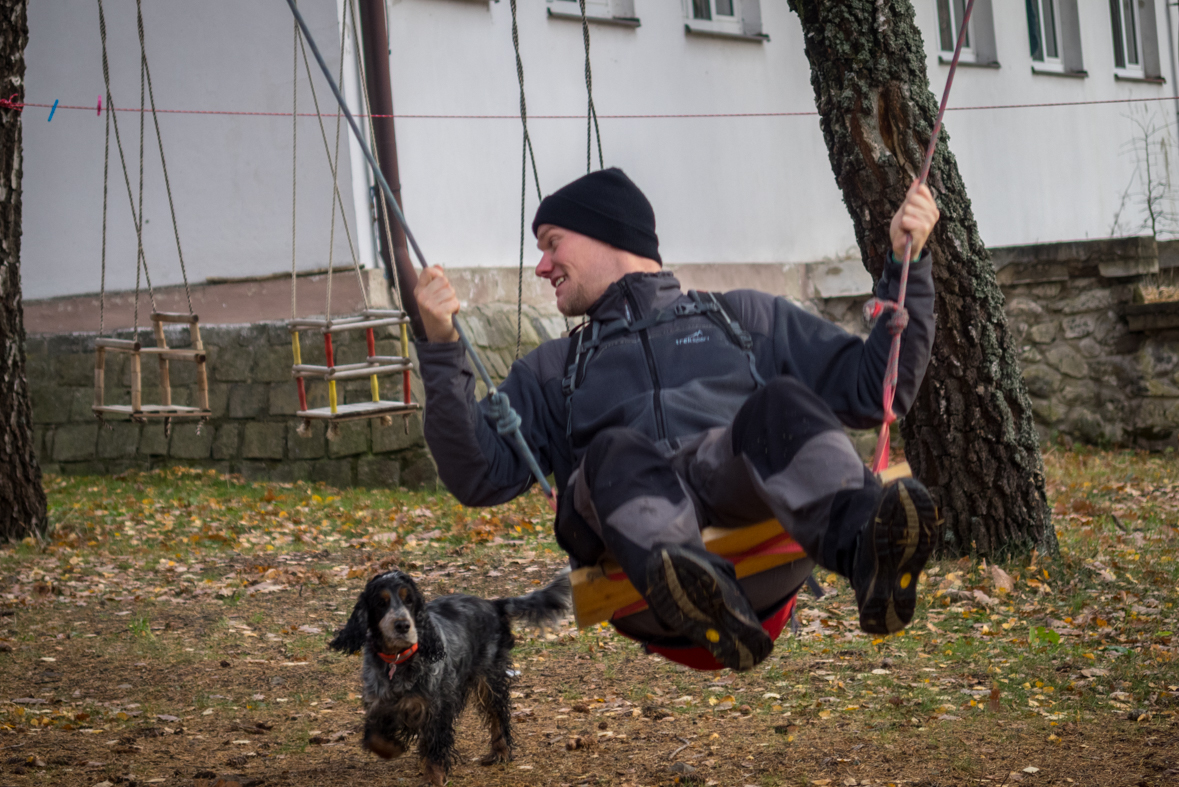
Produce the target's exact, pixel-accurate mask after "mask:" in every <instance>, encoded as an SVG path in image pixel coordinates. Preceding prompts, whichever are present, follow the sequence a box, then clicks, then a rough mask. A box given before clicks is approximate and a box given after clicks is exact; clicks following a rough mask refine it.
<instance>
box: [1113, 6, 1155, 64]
mask: <svg viewBox="0 0 1179 787" xmlns="http://www.w3.org/2000/svg"><path fill="white" fill-rule="evenodd" d="M1126 3H1129V4H1130V7H1131V12H1132V13H1133V15H1134V18H1133V35H1134V40H1133V43H1134V51H1135V55H1136V56H1137V58H1138V62H1137V63H1133V64H1131V63H1130V62H1129V58H1128V57H1127V52H1126V44H1127V42H1128V39H1127V37H1126V17H1125V14H1124V11H1125V7H1126ZM1142 4H1143V3H1141V2H1139V0H1110V4H1109V10H1110V28H1111V30H1110V32H1111V33H1112V34H1113V38H1114V76H1115V77H1123V78H1126V79H1146V65H1145V62H1144V61H1145V58H1144V54H1145V53H1144V52H1143V48H1142V13H1141V9H1140V8H1138V6H1139V5H1142ZM1115 14H1116V16H1115ZM1119 33H1120V35H1119ZM1119 55H1121V59H1122V63H1121V64H1120V65H1119V64H1118V56H1119Z"/></svg>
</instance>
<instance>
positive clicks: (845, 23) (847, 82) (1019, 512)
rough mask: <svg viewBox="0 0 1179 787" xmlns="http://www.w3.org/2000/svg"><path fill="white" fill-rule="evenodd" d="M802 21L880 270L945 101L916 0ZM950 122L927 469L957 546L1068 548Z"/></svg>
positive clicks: (850, 191) (862, 2) (838, 163)
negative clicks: (1053, 509) (940, 101)
mask: <svg viewBox="0 0 1179 787" xmlns="http://www.w3.org/2000/svg"><path fill="white" fill-rule="evenodd" d="M790 7H791V8H792V10H794V11H795V13H797V14H798V16H799V19H800V20H801V21H802V28H803V34H804V37H805V46H806V55H807V58H808V59H809V61H810V64H811V84H812V86H813V87H814V90H815V103H816V104H817V106H818V110H819V115H820V126H821V127H822V130H823V137H824V139H825V141H826V143H827V152H828V155H829V157H830V160H831V167H832V169H833V170H834V172H835V179H836V181H837V182H838V184H839V188H840V189H841V190H842V192H843V199H844V202H845V203H846V205H847V208H848V212H849V213H850V214H851V217H852V222H853V223H854V225H855V232H856V240H857V242H858V243H859V246H860V251H861V252H862V253H863V257H864V261H865V265H866V266H867V267H868V269H869V271H871V273H872V274H873V276H879V275H880V273H881V271H882V270H883V266H884V262H885V260H886V259H887V255H888V252H889V250H890V248H891V242H890V240H889V234H888V228H889V221H890V219H891V217H892V214H893V212H894V211H895V210H896V208H897V206H898V205H900V203H901V201H902V200H903V199H904V195H905V192H906V190H907V189H908V186H909V184H910V183H912V181H913V179H914V178H915V177H916V176H917V173H918V171H919V170H920V168H921V162H922V158H923V156H924V152H925V147H926V145H927V144H928V141H929V135H930V133H931V132H932V129H933V122H934V119H935V117H936V115H937V99H936V98H935V97H934V96H933V95H932V94H931V93H930V92H929V78H928V76H927V74H926V65H925V63H926V58H925V46H924V43H923V41H922V38H921V33H920V31H919V30H918V29H917V25H916V23H915V22H914V18H913V8H912V5H911V4H910V3H909V2H908V0H790ZM948 145H949V137H948V135H947V134H946V133H945V131H943V132H942V136H941V139H940V140H939V143H938V148H937V153H936V154H935V156H934V159H933V168H932V170H931V171H930V175H929V185H930V187H931V188H932V189H933V191H934V194H935V196H936V198H937V202H938V206H939V207H940V208H941V211H942V216H941V221H940V222H938V225H937V227H936V229H935V230H934V233H933V235H932V236H931V237H930V239H929V243H928V248H929V250H930V251H931V253H932V255H933V277H934V282H935V286H936V288H937V299H936V310H937V338H936V340H935V342H934V348H933V358H932V360H931V362H930V366H929V371H928V372H927V373H926V377H925V383H924V385H923V386H922V388H921V391H920V393H919V394H918V396H917V401H916V402H915V404H914V405H913V408H912V410H911V411H910V413H909V414H908V416H906V418H905V419H904V420H903V422H902V423H901V434H902V435H903V436H904V438H905V451H906V454H907V456H908V459H909V462H910V464H911V465H912V467H913V471H914V473H915V474H916V475H917V477H918V478H920V479H921V480H922V481H923V482H924V483H925V484H926V485H928V486H929V487H930V489H931V491H932V492H933V494H934V496H935V498H936V499H937V501H938V503H939V506H940V508H941V511H942V514H943V516H944V517H945V520H946V522H945V528H944V531H943V545H942V546H943V549H944V551H946V552H949V553H954V554H968V553H971V554H979V555H984V556H991V557H993V556H1000V555H1004V554H1010V553H1014V552H1020V551H1029V550H1031V549H1032V547H1037V548H1039V549H1040V550H1041V551H1049V552H1055V550H1056V534H1055V531H1054V530H1053V529H1052V523H1051V518H1050V512H1049V509H1048V505H1047V500H1046V497H1045V493H1044V470H1043V461H1042V459H1041V457H1040V446H1039V440H1038V437H1037V434H1036V430H1035V427H1034V425H1033V420H1032V411H1031V403H1030V402H1029V400H1028V396H1027V390H1026V388H1025V386H1024V382H1023V376H1022V372H1021V369H1020V364H1019V358H1018V356H1017V354H1016V351H1015V347H1014V345H1013V343H1012V341H1011V336H1010V332H1009V331H1008V328H1007V319H1006V316H1005V315H1004V311H1003V303H1004V301H1003V293H1002V292H1001V291H1000V289H999V285H998V283H997V282H996V280H995V273H994V269H993V268H992V266H991V260H990V254H989V252H988V251H987V249H986V247H985V246H984V245H983V242H982V239H981V238H980V237H979V233H978V227H977V225H976V224H975V222H974V216H973V214H972V212H971V207H970V200H969V198H967V196H966V187H965V185H964V184H963V183H962V178H961V177H960V175H959V174H958V165H957V162H956V161H955V160H954V157H953V155H952V154H951V153H950V151H949V147H948Z"/></svg>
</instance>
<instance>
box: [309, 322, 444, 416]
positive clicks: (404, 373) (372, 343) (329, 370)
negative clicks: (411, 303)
mask: <svg viewBox="0 0 1179 787" xmlns="http://www.w3.org/2000/svg"><path fill="white" fill-rule="evenodd" d="M388 326H400V327H401V355H377V351H376V335H375V334H374V332H373V331H374V329H376V328H383V327H388ZM408 326H409V317H408V316H407V315H406V314H405V312H403V311H399V310H396V309H365V310H364V311H362V312H361V313H360V314H359V315H355V316H352V317H337V318H335V319H327V320H317V319H295V320H289V321H288V322H287V329H288V330H289V331H290V333H291V353H292V355H293V356H294V360H295V363H294V365H293V366H292V367H291V376H292V377H294V378H295V385H296V387H297V388H298V394H299V409H298V410H296V411H295V415H296V417H298V418H302V419H303V423H304V425H305V426H306V425H309V424H310V422H311V421H326V422H328V424H329V430H330V429H332V428H333V427H332V426H331V425H332V424H337V423H343V422H344V421H362V420H365V419H369V418H388V417H391V416H394V415H409V414H410V413H413V412H416V411H418V410H420V409H421V406H420V405H418V404H416V403H415V402H413V401H411V399H410V372H412V371H413V362H412V361H411V360H410V358H409V328H408ZM301 330H317V331H319V332H320V333H321V334H322V335H323V339H324V356H325V359H326V364H325V365H323V366H318V365H314V364H305V363H303V355H302V349H301V348H300V344H299V331H301ZM346 331H364V332H365V338H366V340H367V343H368V355H367V356H366V357H365V359H364V361H363V362H360V363H347V364H337V363H336V358H335V349H334V347H333V345H332V335H333V334H336V333H343V332H346ZM394 373H400V374H401V388H402V398H401V401H393V400H389V399H382V398H381V389H380V383H379V382H378V378H379V376H380V375H386V374H394ZM308 377H310V378H313V379H320V380H325V381H326V382H327V384H328V405H327V406H326V407H314V408H313V407H308V406H307V388H306V383H305V382H304V380H305V378H308ZM365 377H367V378H368V379H369V385H370V388H371V391H372V400H371V401H368V402H353V403H350V404H341V403H340V401H339V393H338V391H337V387H336V383H337V382H338V381H347V380H359V379H363V378H365ZM329 436H331V431H329Z"/></svg>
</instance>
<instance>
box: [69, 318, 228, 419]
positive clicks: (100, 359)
mask: <svg viewBox="0 0 1179 787" xmlns="http://www.w3.org/2000/svg"><path fill="white" fill-rule="evenodd" d="M151 322H152V330H153V332H154V333H155V337H156V346H155V347H144V346H143V345H141V344H140V343H139V341H138V340H131V339H107V338H103V337H99V338H98V339H95V340H94V347H95V356H94V404H93V406H92V407H91V408H90V409H91V410H92V411H93V412H94V414H95V415H96V416H98V417H99V418H105V417H106V416H108V415H125V416H127V417H129V418H130V419H131V420H133V421H143V420H146V419H148V418H210V417H212V415H213V412H212V410H210V409H209V378H208V373H207V372H206V370H205V361H206V360H207V355H206V353H205V346H204V343H203V342H202V341H201V329H200V318H199V317H198V316H197V315H195V314H180V313H174V312H153V313H152V315H151ZM166 322H170V323H181V324H187V325H188V326H189V333H190V335H191V336H192V349H190V350H185V349H180V350H178V349H175V348H172V347H169V346H168V342H167V340H166V339H165V338H164V323H166ZM108 352H114V353H127V354H129V355H130V356H131V404H106V402H105V388H106V354H107V353H108ZM145 355H146V356H148V357H153V356H154V357H155V358H156V360H157V362H158V363H159V365H160V398H161V399H163V401H162V402H161V403H160V404H144V402H143V356H145ZM172 361H183V362H188V363H195V364H196V372H197V406H196V407H187V406H184V405H178V404H172V380H171V374H170V368H171V367H170V363H171V362H172Z"/></svg>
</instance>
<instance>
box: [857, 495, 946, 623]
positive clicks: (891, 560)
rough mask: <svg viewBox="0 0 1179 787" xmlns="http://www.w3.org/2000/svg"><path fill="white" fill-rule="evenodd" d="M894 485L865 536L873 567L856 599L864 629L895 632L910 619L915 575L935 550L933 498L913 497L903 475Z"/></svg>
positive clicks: (914, 596) (935, 519)
mask: <svg viewBox="0 0 1179 787" xmlns="http://www.w3.org/2000/svg"><path fill="white" fill-rule="evenodd" d="M894 489H895V495H892V496H886V497H885V498H884V499H883V500H882V501H881V505H880V509H879V510H878V511H877V512H876V515H875V516H874V517H873V520H872V532H871V538H870V539H869V540H868V543H869V544H870V546H871V549H872V550H873V552H874V557H875V560H874V569H873V572H872V576H871V579H870V580H869V582H868V586H867V588H866V590H865V592H864V595H863V602H862V603H861V604H860V628H861V629H862V630H863V631H865V632H867V633H868V634H895V633H896V632H898V631H900V630H901V629H903V628H904V627H905V626H907V625H909V622H910V621H911V620H912V619H913V613H914V612H915V611H916V609H917V578H918V576H919V575H920V574H921V569H922V568H924V567H925V563H926V561H927V560H929V556H930V554H931V553H932V552H933V537H934V525H935V523H936V521H937V508H936V507H935V506H934V505H933V501H932V500H929V499H928V497H925V499H922V500H916V499H914V495H913V494H912V490H911V489H910V488H909V486H908V485H907V484H906V483H905V482H903V481H901V482H898V483H897V484H896V486H895V487H894ZM923 509H924V510H923Z"/></svg>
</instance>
